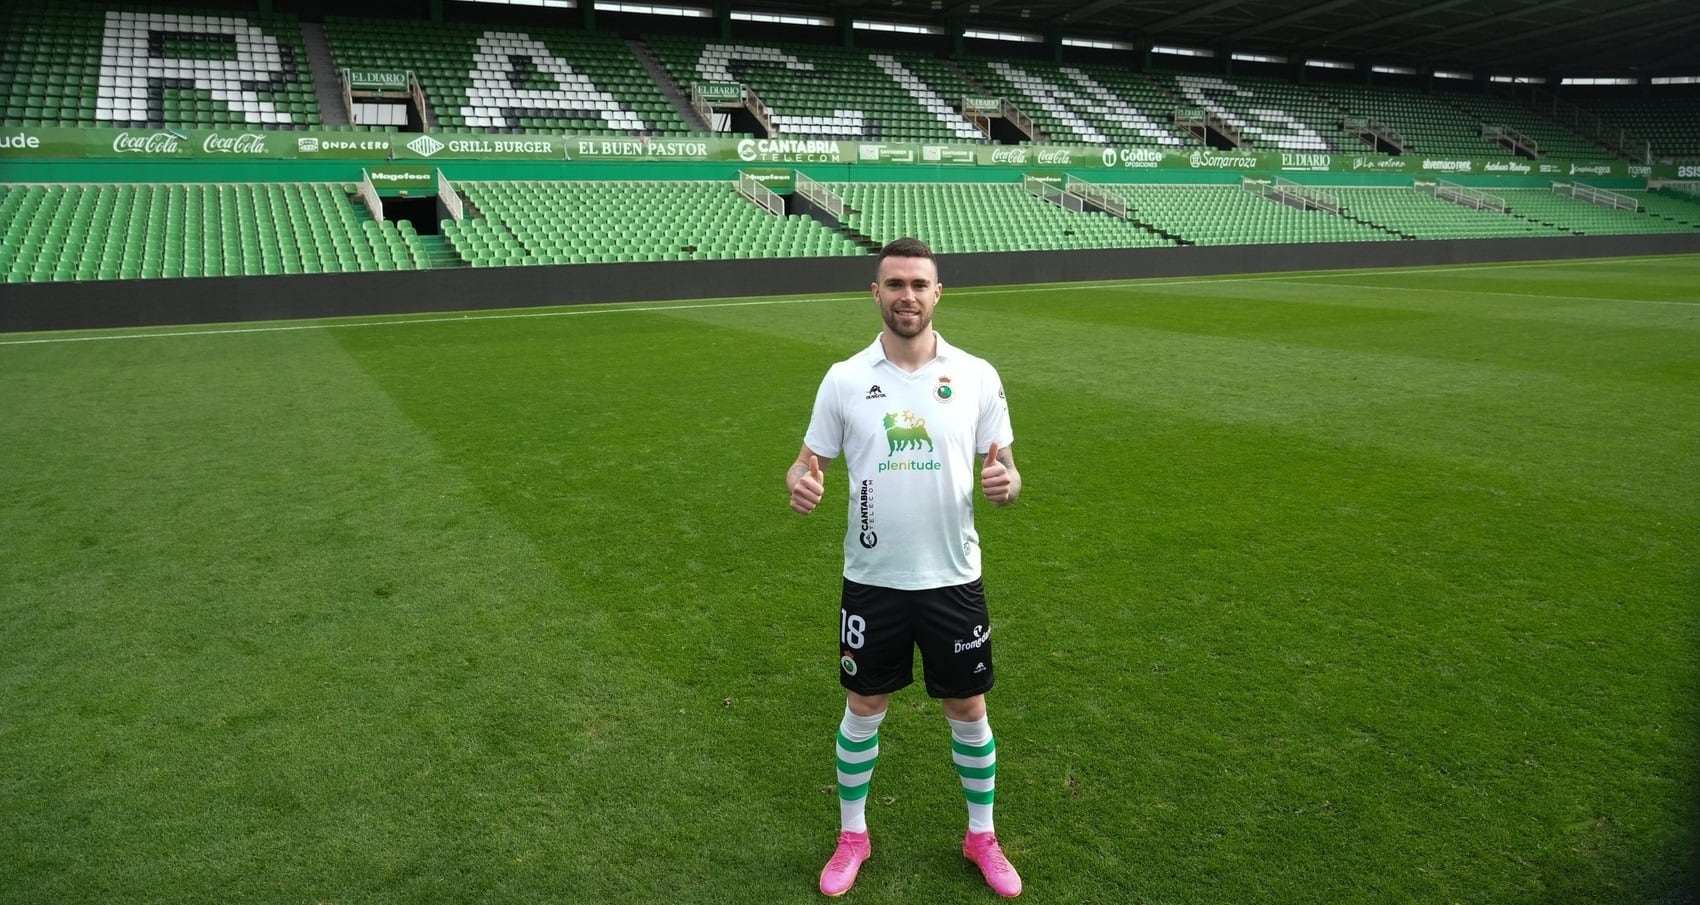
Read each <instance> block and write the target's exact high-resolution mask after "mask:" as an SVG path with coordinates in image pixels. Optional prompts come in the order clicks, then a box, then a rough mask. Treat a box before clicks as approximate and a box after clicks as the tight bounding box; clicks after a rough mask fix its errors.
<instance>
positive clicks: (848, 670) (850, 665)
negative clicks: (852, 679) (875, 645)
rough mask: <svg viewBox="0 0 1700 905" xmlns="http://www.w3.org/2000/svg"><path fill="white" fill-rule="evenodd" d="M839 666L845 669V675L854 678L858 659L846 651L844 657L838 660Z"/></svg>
mask: <svg viewBox="0 0 1700 905" xmlns="http://www.w3.org/2000/svg"><path fill="white" fill-rule="evenodd" d="M838 665H839V666H840V667H842V668H843V670H844V674H845V675H847V676H853V675H855V674H856V658H855V657H852V656H850V652H849V651H845V652H844V656H842V657H839V658H838Z"/></svg>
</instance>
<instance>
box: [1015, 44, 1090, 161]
mask: <svg viewBox="0 0 1700 905" xmlns="http://www.w3.org/2000/svg"><path fill="white" fill-rule="evenodd" d="M991 66H992V68H993V69H995V70H997V72H998V74H999V75H1001V76H1003V77H1004V78H1006V79H1008V80H1009V81H1010V83H1011V84H1013V85H1015V87H1016V88H1018V89H1020V90H1021V93H1023V94H1025V95H1027V96H1028V97H1030V98H1032V99H1033V102H1034V103H1036V104H1038V105H1039V106H1040V107H1041V108H1043V109H1044V110H1045V111H1046V112H1048V113H1050V114H1051V115H1052V116H1054V117H1056V118H1057V120H1058V121H1059V122H1061V123H1062V124H1063V125H1065V126H1067V127H1069V128H1070V129H1071V130H1073V131H1074V133H1075V135H1076V136H1077V137H1079V138H1080V140H1081V141H1084V142H1087V143H1088V144H1094V145H1107V144H1109V143H1110V139H1109V136H1107V135H1105V134H1104V133H1102V132H1099V131H1098V130H1097V128H1096V127H1094V126H1093V125H1092V124H1091V123H1088V122H1087V121H1086V120H1084V119H1082V118H1081V116H1080V114H1079V113H1076V112H1075V108H1077V107H1078V108H1081V109H1084V108H1086V107H1087V104H1086V102H1085V101H1083V100H1081V99H1080V97H1079V96H1078V95H1076V94H1075V93H1074V92H1072V91H1065V90H1064V89H1062V88H1060V87H1058V86H1056V85H1052V84H1050V83H1048V82H1046V81H1044V80H1043V79H1040V78H1038V77H1037V76H1034V75H1032V74H1030V73H1028V72H1027V71H1026V70H1024V69H1017V68H1015V67H1014V66H1011V65H1009V64H1008V63H1003V62H996V61H994V62H993V63H992V64H991ZM1069 100H1072V101H1074V103H1073V104H1072V105H1071V104H1069V103H1067V102H1068V101H1069ZM1051 137H1052V138H1057V137H1059V136H1055V135H1053V136H1051Z"/></svg>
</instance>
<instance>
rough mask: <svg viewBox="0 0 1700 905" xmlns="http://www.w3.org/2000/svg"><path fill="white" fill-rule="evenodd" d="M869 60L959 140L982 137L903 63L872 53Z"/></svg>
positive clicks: (977, 130)
mask: <svg viewBox="0 0 1700 905" xmlns="http://www.w3.org/2000/svg"><path fill="white" fill-rule="evenodd" d="M868 59H870V60H873V61H874V65H875V66H878V67H879V68H880V71H881V72H884V73H885V74H886V75H889V76H891V80H892V81H894V82H896V83H897V87H899V88H902V89H903V92H904V93H905V94H907V95H909V96H910V97H912V98H914V99H915V102H916V103H918V104H920V105H921V106H922V107H924V108H926V111H927V112H928V113H931V114H932V115H933V116H934V117H935V118H937V119H938V121H939V122H941V123H944V125H945V128H947V129H949V130H950V131H951V132H953V133H955V135H956V137H957V138H963V139H967V140H969V141H974V140H978V139H979V138H980V137H981V135H980V130H979V129H976V128H974V127H973V126H972V125H970V124H969V122H968V120H966V119H963V118H962V115H961V114H960V113H957V112H956V111H955V110H952V109H950V105H949V104H947V103H945V100H944V98H942V97H939V95H938V92H937V91H934V90H933V89H932V88H929V87H928V86H927V84H926V83H925V82H923V81H921V79H920V78H919V77H918V76H916V75H915V74H914V73H913V72H910V71H909V69H908V68H907V67H905V66H904V65H903V64H902V63H899V62H897V60H895V59H893V58H892V57H889V56H886V55H885V54H883V53H870V54H868Z"/></svg>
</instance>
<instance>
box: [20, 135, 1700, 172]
mask: <svg viewBox="0 0 1700 905" xmlns="http://www.w3.org/2000/svg"><path fill="white" fill-rule="evenodd" d="M67 158H70V159H101V158H107V159H131V160H135V159H170V160H175V159H182V160H190V159H202V160H206V159H233V158H256V159H272V160H326V159H347V160H360V161H367V162H374V161H397V162H410V161H411V162H417V161H426V160H429V161H433V162H435V161H443V160H480V161H491V160H523V161H548V160H559V161H563V162H566V161H621V162H631V161H646V160H656V161H702V162H717V163H739V164H751V165H756V166H768V165H781V166H795V165H798V164H881V165H899V166H926V167H939V166H979V167H1015V168H1021V169H1032V168H1035V167H1041V168H1055V169H1069V170H1087V171H1090V170H1173V171H1178V170H1194V171H1198V170H1211V171H1220V172H1241V173H1364V172H1371V173H1396V174H1408V175H1410V176H1412V177H1414V178H1424V177H1439V178H1445V177H1449V176H1457V175H1477V176H1496V175H1502V176H1536V177H1540V176H1548V177H1552V178H1553V179H1555V180H1567V179H1576V178H1581V179H1586V178H1588V177H1598V178H1620V179H1689V180H1692V179H1700V166H1696V165H1693V164H1682V165H1678V164H1656V165H1652V166H1648V165H1645V164H1632V163H1626V162H1624V161H1621V160H1589V161H1566V160H1524V159H1521V158H1507V157H1492V158H1480V157H1424V156H1417V155H1412V154H1406V155H1403V156H1398V157H1392V156H1388V155H1385V154H1342V153H1333V152H1308V151H1307V152H1296V151H1220V150H1215V149H1203V148H1200V149H1190V150H1159V149H1157V148H1149V147H1139V148H1129V147H1105V146H1101V145H1100V146H1091V145H1080V146H1075V145H968V144H943V143H940V144H926V143H919V142H854V141H833V140H825V139H816V138H789V137H780V138H730V137H729V138H649V137H640V138H633V137H627V136H611V135H566V136H561V135H547V134H541V133H535V134H520V135H492V134H486V133H482V132H430V133H423V134H417V133H393V132H330V131H300V130H275V131H274V130H258V129H255V130H242V129H111V128H92V127H91V128H76V127H48V126H43V127H25V128H17V127H14V128H11V129H5V130H0V161H3V160H7V159H37V160H43V159H67ZM0 178H3V177H0Z"/></svg>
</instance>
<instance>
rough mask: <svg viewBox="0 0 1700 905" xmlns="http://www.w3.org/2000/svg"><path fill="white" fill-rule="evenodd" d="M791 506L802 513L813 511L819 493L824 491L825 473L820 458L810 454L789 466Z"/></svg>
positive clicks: (817, 504) (818, 502) (806, 513)
mask: <svg viewBox="0 0 1700 905" xmlns="http://www.w3.org/2000/svg"><path fill="white" fill-rule="evenodd" d="M790 476H791V478H792V480H791V508H792V509H793V510H795V511H797V512H800V513H802V514H803V515H808V514H809V513H811V512H813V511H815V507H816V506H819V505H820V498H821V494H823V493H825V492H826V475H825V473H823V472H822V471H821V467H820V458H819V457H818V456H815V455H813V454H810V455H809V456H808V457H807V459H806V460H805V459H802V458H799V459H798V460H797V463H796V464H794V465H792V466H791V472H790Z"/></svg>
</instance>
